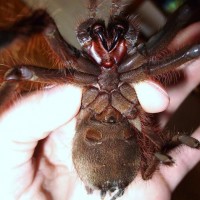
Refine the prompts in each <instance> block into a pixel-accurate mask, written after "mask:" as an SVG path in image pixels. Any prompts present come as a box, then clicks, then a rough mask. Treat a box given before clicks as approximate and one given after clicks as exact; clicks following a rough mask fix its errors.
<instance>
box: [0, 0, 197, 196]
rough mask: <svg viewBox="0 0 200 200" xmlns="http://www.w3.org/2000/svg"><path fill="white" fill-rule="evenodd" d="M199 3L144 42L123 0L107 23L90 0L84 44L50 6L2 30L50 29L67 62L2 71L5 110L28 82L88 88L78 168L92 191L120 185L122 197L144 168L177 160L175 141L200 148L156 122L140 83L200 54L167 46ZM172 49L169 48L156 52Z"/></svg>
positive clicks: (149, 170) (77, 142)
mask: <svg viewBox="0 0 200 200" xmlns="http://www.w3.org/2000/svg"><path fill="white" fill-rule="evenodd" d="M196 4H198V5H196ZM196 4H195V3H192V2H187V3H185V4H184V5H182V6H181V7H180V8H179V9H178V10H177V11H176V12H175V13H174V14H173V16H172V17H171V20H169V21H168V22H167V23H166V25H165V26H164V27H163V28H162V29H161V30H160V31H159V32H158V33H156V34H155V35H154V36H153V37H152V38H151V39H149V40H148V41H147V42H146V43H142V44H137V42H138V34H139V31H138V25H137V21H136V19H135V17H134V16H129V17H126V16H124V15H123V12H121V10H120V1H117V0H112V8H111V16H110V19H109V21H108V24H105V22H104V21H103V20H102V19H98V18H97V17H96V10H97V5H98V3H97V1H92V0H90V2H89V6H88V7H89V17H88V19H86V20H85V21H84V22H83V23H81V24H80V25H79V27H78V28H77V38H78V41H79V43H80V45H81V47H82V50H78V49H76V48H75V47H73V46H72V45H70V44H69V43H68V42H67V41H65V40H64V39H63V37H62V36H61V34H60V33H59V31H58V29H57V26H56V24H55V22H54V20H53V19H52V18H51V17H50V15H49V14H48V13H47V12H46V11H45V10H42V9H38V10H35V11H33V12H32V14H31V15H30V16H28V17H24V18H22V19H21V20H19V21H17V22H15V23H14V24H13V25H12V26H10V27H6V28H4V29H0V48H1V49H5V48H7V46H10V45H12V43H14V41H15V40H16V39H18V38H20V39H22V40H23V39H24V38H30V37H32V36H33V35H35V34H42V35H43V37H44V38H45V40H46V42H47V43H48V45H49V47H50V48H51V50H52V51H53V52H54V54H55V56H57V57H58V58H59V60H60V62H62V64H63V66H64V67H63V68H59V69H49V68H45V67H41V66H35V65H24V64H23V63H22V64H21V65H17V66H12V67H11V68H10V69H8V70H7V71H6V72H5V74H4V76H3V77H2V80H3V81H2V83H1V87H0V104H1V109H2V110H3V109H4V108H6V105H7V104H8V102H10V101H11V100H12V98H13V97H14V95H15V93H20V86H21V85H23V83H24V82H27V81H28V82H32V83H33V84H34V83H41V84H42V83H44V84H47V85H57V84H63V83H69V84H75V85H78V86H80V87H82V88H83V98H82V105H81V109H80V112H79V114H78V116H77V125H76V134H75V137H74V143H73V150H72V154H73V162H74V165H75V168H76V170H77V173H78V175H79V177H80V178H81V180H82V181H83V182H84V184H85V186H86V188H87V190H88V191H89V192H91V191H92V190H94V189H98V190H100V191H101V197H102V199H103V198H104V197H105V195H106V193H107V192H114V191H115V190H117V192H115V194H114V195H113V197H112V200H114V199H116V198H118V197H120V196H122V195H123V193H124V190H125V188H126V187H127V186H128V185H129V184H130V183H131V182H132V181H133V179H134V178H135V176H136V175H137V174H138V172H139V171H140V173H141V174H142V178H143V179H144V180H148V179H150V178H151V177H152V175H153V173H154V171H155V170H156V169H157V166H158V164H159V163H162V164H165V165H172V164H173V162H174V161H173V159H172V158H171V157H170V156H169V155H167V153H168V152H169V151H170V150H171V149H172V148H173V147H174V146H176V145H179V144H185V145H187V146H190V147H192V148H199V147H200V144H199V142H198V141H197V140H196V139H194V138H192V137H190V136H187V135H183V134H175V133H169V132H166V131H165V132H164V131H161V130H160V129H158V128H157V127H156V128H155V125H153V124H152V121H151V117H149V115H148V114H147V113H145V112H144V110H143V109H142V107H141V105H140V104H139V102H138V99H137V95H136V93H135V90H134V88H133V86H132V83H137V82H140V81H143V80H145V79H149V78H152V77H156V76H158V75H162V74H164V73H166V72H168V71H171V70H173V69H176V68H178V67H179V66H180V65H181V64H183V63H185V62H187V61H189V60H192V59H194V58H197V57H199V56H200V44H196V45H193V46H188V47H185V48H184V49H181V50H178V51H176V52H173V53H170V51H169V50H168V49H167V45H168V44H169V43H170V41H172V39H173V38H174V37H175V35H176V34H177V32H178V31H179V30H181V29H182V28H184V27H185V26H187V25H188V24H189V23H190V21H191V18H192V15H193V13H194V12H199V9H197V8H198V7H199V6H200V5H199V4H200V3H196ZM196 10H197V11H196ZM164 50H167V51H168V52H169V53H168V54H167V55H166V56H165V57H163V58H162V59H156V56H157V55H158V53H159V52H160V51H164ZM152 58H154V59H152Z"/></svg>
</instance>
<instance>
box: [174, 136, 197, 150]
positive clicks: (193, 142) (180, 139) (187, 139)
mask: <svg viewBox="0 0 200 200" xmlns="http://www.w3.org/2000/svg"><path fill="white" fill-rule="evenodd" d="M172 142H173V143H174V142H175V143H181V144H185V145H187V146H188V147H191V148H195V149H199V148H200V142H199V141H198V140H197V139H195V138H193V137H191V136H188V135H183V134H178V135H175V136H174V137H173V138H172Z"/></svg>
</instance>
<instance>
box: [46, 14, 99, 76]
mask: <svg viewBox="0 0 200 200" xmlns="http://www.w3.org/2000/svg"><path fill="white" fill-rule="evenodd" d="M49 18H50V16H49ZM50 21H51V22H50V23H49V26H48V27H47V28H46V29H45V31H44V34H43V35H44V37H45V40H46V42H47V43H48V45H49V47H50V48H51V49H52V51H53V55H54V56H56V57H57V59H58V60H59V61H60V62H61V63H62V64H63V65H64V66H65V67H66V68H67V67H72V68H74V69H76V70H78V71H80V72H84V73H88V74H92V75H100V73H101V70H100V68H99V67H98V66H96V65H95V64H94V63H92V62H91V61H90V60H89V59H85V58H84V57H83V56H82V55H81V53H80V51H79V50H78V49H76V48H75V47H73V46H71V45H70V44H69V43H68V42H67V41H65V39H64V38H63V37H62V35H61V34H60V32H59V30H58V28H57V26H56V24H55V22H54V20H53V19H52V18H51V20H50Z"/></svg>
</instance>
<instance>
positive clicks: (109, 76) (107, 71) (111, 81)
mask: <svg viewBox="0 0 200 200" xmlns="http://www.w3.org/2000/svg"><path fill="white" fill-rule="evenodd" d="M98 84H99V87H100V89H101V90H103V91H106V92H108V93H110V92H111V91H113V90H115V89H117V88H118V85H119V74H118V72H117V70H116V67H115V66H114V67H112V68H104V67H102V72H101V74H100V75H99V77H98Z"/></svg>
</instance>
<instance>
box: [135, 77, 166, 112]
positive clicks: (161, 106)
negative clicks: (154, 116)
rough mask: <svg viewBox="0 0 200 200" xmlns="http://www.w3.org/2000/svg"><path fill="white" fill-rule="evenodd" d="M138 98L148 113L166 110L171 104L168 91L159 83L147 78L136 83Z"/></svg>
mask: <svg viewBox="0 0 200 200" xmlns="http://www.w3.org/2000/svg"><path fill="white" fill-rule="evenodd" d="M133 87H134V88H135V91H136V94H137V97H138V100H139V102H140V105H141V106H142V108H143V109H144V110H145V111H146V112H148V113H158V112H162V111H164V110H165V109H166V108H167V107H168V104H169V96H168V94H167V92H166V91H165V90H164V89H163V88H162V87H161V86H160V85H158V84H157V83H155V82H153V81H150V80H146V81H143V82H139V83H137V84H134V85H133Z"/></svg>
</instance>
